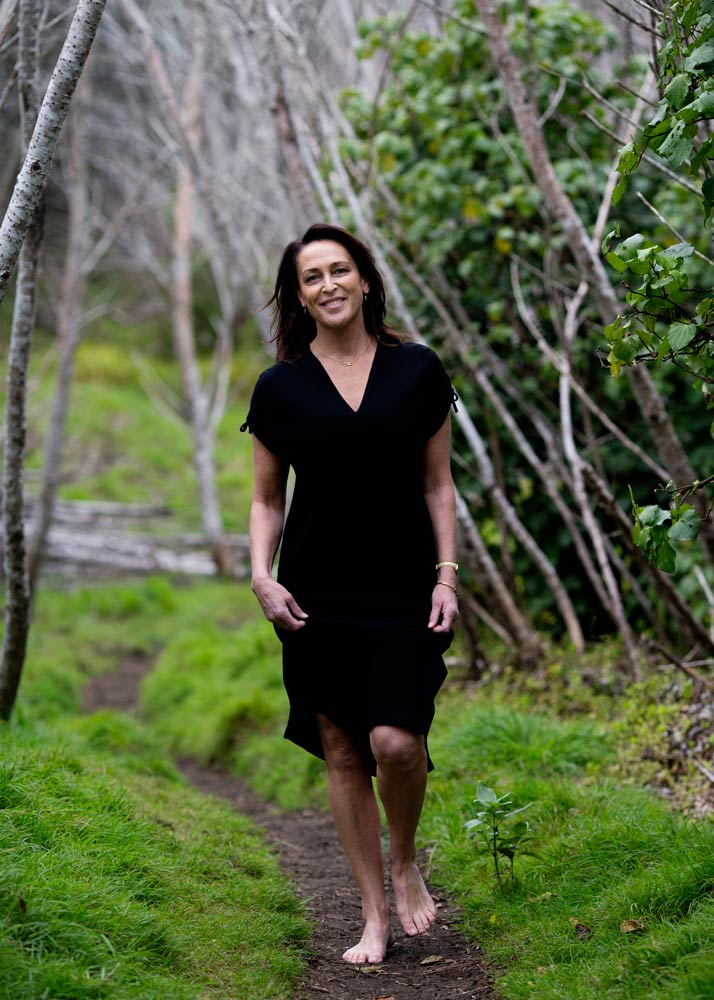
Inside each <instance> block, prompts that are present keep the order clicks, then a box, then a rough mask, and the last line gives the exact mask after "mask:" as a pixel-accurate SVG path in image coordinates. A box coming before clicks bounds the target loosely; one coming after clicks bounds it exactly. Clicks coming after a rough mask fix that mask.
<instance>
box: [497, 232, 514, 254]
mask: <svg viewBox="0 0 714 1000" xmlns="http://www.w3.org/2000/svg"><path fill="white" fill-rule="evenodd" d="M493 245H494V247H495V248H496V250H498V252H499V253H503V254H507V253H510V252H511V250H513V244H512V243H511V241H510V240H506V239H504V238H503V237H502V236H497V237H496V239H495V240H494V241H493Z"/></svg>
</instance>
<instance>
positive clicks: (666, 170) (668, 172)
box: [582, 111, 702, 198]
mask: <svg viewBox="0 0 714 1000" xmlns="http://www.w3.org/2000/svg"><path fill="white" fill-rule="evenodd" d="M582 115H583V117H584V118H587V120H588V121H589V122H590V124H591V125H594V126H595V128H597V129H600V131H601V132H604V134H605V135H608V136H609V137H610V138H611V139H612V140H614V142H616V143H617V144H618V145H619V146H621V145H622V140H621V139H620V137H619V136H618V135H617V134H616V133H615V132H613V131H612V130H611V129H609V128H608V127H607V126H606V125H603V123H602V122H599V121H598V120H597V118H595V117H593V115H591V114H590V112H589V111H583V112H582ZM642 159H643V160H644V161H645V162H646V163H649V164H651V166H653V167H655V168H656V169H657V170H659V172H660V173H662V174H665V176H666V177H669V178H670V180H673V181H676V183H677V184H681V185H682V187H683V188H686V190H687V191H689V192H690V193H691V194H695V195H696V196H697V198H701V195H702V192H701V191H698V190H697V189H696V188H695V186H694V185H693V184H690V183H689V181H687V180H685V179H684V178H683V177H680V176H679V174H675V172H674V170H670V169H669V167H665V165H664V163H661V162H660V161H659V160H656V159H655V158H654V156H651V155H650V154H649V153H643V154H642Z"/></svg>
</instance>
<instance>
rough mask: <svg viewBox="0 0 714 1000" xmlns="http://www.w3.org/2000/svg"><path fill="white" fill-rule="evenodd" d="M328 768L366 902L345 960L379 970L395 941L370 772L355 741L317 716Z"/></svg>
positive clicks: (333, 801)
mask: <svg viewBox="0 0 714 1000" xmlns="http://www.w3.org/2000/svg"><path fill="white" fill-rule="evenodd" d="M318 722H319V725H320V736H321V738H322V746H323V750H324V751H325V761H326V763H327V793H328V798H329V801H330V811H331V812H332V818H333V820H334V822H335V827H336V828H337V833H338V835H339V838H340V841H341V843H342V847H343V848H344V852H345V854H346V855H347V860H348V861H349V863H350V865H351V867H352V872H353V874H354V877H355V881H356V882H357V885H358V887H359V891H360V894H361V896H362V915H363V917H364V922H365V924H364V931H363V933H362V938H361V940H360V941H359V942H358V944H356V945H354V947H352V948H349V949H348V950H347V951H346V952H345V953H344V955H343V956H342V957H343V958H344V960H345V961H346V962H353V963H362V962H368V963H370V964H377V963H379V962H382V961H383V960H384V956H385V954H386V951H387V947H388V945H389V943H390V940H391V927H390V923H391V915H390V910H389V904H388V902H387V897H386V893H385V891H384V868H383V865H382V842H381V831H380V819H379V809H378V807H377V800H376V798H375V795H374V789H373V787H372V776H371V774H370V771H369V767H368V766H367V763H366V761H365V759H364V757H363V755H362V754H361V753H360V751H359V749H358V747H356V746H355V744H354V741H353V740H352V739H351V737H350V736H349V735H348V734H347V733H346V732H345V731H344V730H343V729H340V728H339V726H336V725H335V724H334V723H333V722H331V721H330V720H329V719H327V718H326V717H325V716H322V715H319V716H318Z"/></svg>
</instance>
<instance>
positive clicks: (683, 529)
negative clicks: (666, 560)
mask: <svg viewBox="0 0 714 1000" xmlns="http://www.w3.org/2000/svg"><path fill="white" fill-rule="evenodd" d="M686 507H687V509H686V510H685V511H684V513H683V514H682V516H681V517H680V518H679V519H678V520H677V521H675V523H674V524H673V525H672V527H671V528H670V529H669V531H668V532H667V538H669V539H670V541H672V542H691V541H694V539H695V538H696V537H697V535H698V534H699V529H700V528H701V526H702V519H701V517H700V516H699V514H698V513H697V512H696V510H695V509H694V508H693V507H692V506H691V505H690V504H687V505H686Z"/></svg>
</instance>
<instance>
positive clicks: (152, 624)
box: [17, 577, 255, 718]
mask: <svg viewBox="0 0 714 1000" xmlns="http://www.w3.org/2000/svg"><path fill="white" fill-rule="evenodd" d="M254 614H255V598H254V596H253V594H252V592H251V590H250V588H249V586H247V585H246V584H238V583H235V582H231V581H221V580H214V579H208V580H196V581H193V582H191V583H188V582H187V581H186V580H185V579H181V578H177V579H175V580H172V579H171V578H166V577H141V578H139V579H136V580H130V581H124V582H122V583H116V584H115V583H106V582H104V583H96V584H93V585H92V586H91V587H87V586H72V587H67V588H66V589H63V590H50V589H43V590H41V591H40V592H39V593H38V596H37V600H36V603H35V609H34V615H33V626H32V629H31V631H30V641H29V650H28V658H27V664H26V667H25V672H24V675H23V681H22V686H21V689H20V698H19V703H18V709H17V711H18V714H19V715H20V716H24V715H25V714H29V716H31V717H37V718H40V717H42V718H45V717H48V716H53V715H57V714H65V713H67V712H76V711H78V710H79V708H80V701H81V691H82V687H83V686H84V684H85V683H86V681H87V680H88V679H89V678H90V677H92V676H94V675H96V674H99V673H103V672H104V671H106V670H110V669H112V668H113V667H115V666H116V665H117V664H118V663H119V662H120V661H121V659H122V658H123V657H125V656H127V655H133V656H145V657H147V658H153V657H154V656H156V655H158V653H159V651H160V650H161V649H162V647H163V646H164V645H165V644H166V643H167V642H168V641H169V639H170V638H171V637H172V636H174V635H175V634H176V633H177V631H179V630H183V629H185V630H186V631H192V630H198V629H202V628H204V627H207V628H212V629H213V630H214V631H218V630H220V629H232V628H235V627H236V626H237V625H238V624H239V623H240V622H242V621H244V620H245V619H246V618H248V617H250V616H252V615H254Z"/></svg>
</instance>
